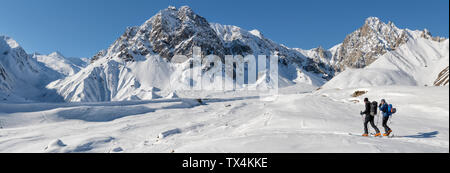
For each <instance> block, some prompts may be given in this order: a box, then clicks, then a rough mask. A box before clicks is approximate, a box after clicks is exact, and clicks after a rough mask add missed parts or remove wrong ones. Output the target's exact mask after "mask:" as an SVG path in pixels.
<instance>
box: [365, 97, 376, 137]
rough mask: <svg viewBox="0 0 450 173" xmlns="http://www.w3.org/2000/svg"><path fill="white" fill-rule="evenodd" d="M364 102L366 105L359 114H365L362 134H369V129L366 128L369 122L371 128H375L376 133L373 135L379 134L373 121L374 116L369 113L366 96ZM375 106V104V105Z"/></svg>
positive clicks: (368, 103)
mask: <svg viewBox="0 0 450 173" xmlns="http://www.w3.org/2000/svg"><path fill="white" fill-rule="evenodd" d="M364 104H365V106H366V110H364V111H361V115H364V114H365V115H366V117H365V120H364V134H363V136H369V130H368V129H367V124H368V123H369V122H370V125H371V126H372V128H374V129H375V131H376V134H375V136H381V133H380V130H379V129H378V127H377V126H375V123H374V116H372V115H370V104H371V103H370V102H369V99H368V98H364ZM375 107H376V105H375Z"/></svg>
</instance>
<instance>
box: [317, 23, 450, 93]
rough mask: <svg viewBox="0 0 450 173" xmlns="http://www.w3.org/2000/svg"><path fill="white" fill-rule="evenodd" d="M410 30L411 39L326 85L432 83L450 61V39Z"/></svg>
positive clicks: (352, 86) (363, 85)
mask: <svg viewBox="0 0 450 173" xmlns="http://www.w3.org/2000/svg"><path fill="white" fill-rule="evenodd" d="M407 32H408V36H409V38H408V41H407V42H406V43H405V44H403V45H402V46H400V47H398V48H397V49H396V50H393V51H389V52H387V53H385V54H383V55H380V56H379V57H377V60H376V61H374V62H373V63H372V64H370V65H369V66H367V67H365V68H363V69H347V70H345V71H344V72H342V73H340V74H339V75H338V76H336V77H335V78H333V79H332V80H330V81H329V82H327V83H326V84H325V85H324V86H323V88H355V87H367V86H386V85H409V86H424V85H426V86H432V85H434V82H435V80H436V79H437V78H438V75H439V73H440V72H441V71H442V70H443V69H445V68H446V67H448V65H449V40H448V39H446V40H443V41H435V40H433V39H429V38H424V37H423V36H422V34H421V33H422V32H421V31H411V30H407Z"/></svg>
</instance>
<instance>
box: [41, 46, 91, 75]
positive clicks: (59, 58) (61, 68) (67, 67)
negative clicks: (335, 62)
mask: <svg viewBox="0 0 450 173" xmlns="http://www.w3.org/2000/svg"><path fill="white" fill-rule="evenodd" d="M33 58H36V59H37V61H38V62H41V63H43V64H44V65H45V66H46V67H48V68H50V69H53V70H54V71H56V72H57V73H60V74H62V75H63V76H70V75H73V74H75V73H77V72H79V71H80V70H81V69H82V68H84V67H86V66H87V65H88V59H87V58H66V57H64V55H62V54H61V53H59V52H53V53H51V54H48V55H40V54H34V55H33Z"/></svg>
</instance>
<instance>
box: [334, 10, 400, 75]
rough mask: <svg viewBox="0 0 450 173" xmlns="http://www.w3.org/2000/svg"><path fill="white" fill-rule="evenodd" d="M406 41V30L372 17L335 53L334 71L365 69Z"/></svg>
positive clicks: (346, 39) (350, 35) (349, 36)
mask: <svg viewBox="0 0 450 173" xmlns="http://www.w3.org/2000/svg"><path fill="white" fill-rule="evenodd" d="M406 41H408V37H407V33H406V32H405V31H404V30H401V29H398V28H397V27H396V26H395V25H394V24H393V23H392V22H389V23H388V24H386V23H383V22H382V21H380V19H378V18H376V17H370V18H368V19H367V20H366V22H365V24H364V25H363V26H362V27H361V28H359V29H358V30H356V31H355V32H353V33H351V34H349V35H348V36H347V37H346V38H345V40H344V42H343V43H342V45H341V46H340V47H339V48H337V49H336V50H335V51H336V52H333V58H332V59H333V61H334V62H333V66H334V69H335V70H336V71H337V72H340V71H343V70H345V69H346V68H347V67H351V68H364V67H365V66H367V65H369V64H371V63H372V62H374V61H375V60H376V57H377V56H379V55H383V54H384V53H386V52H387V51H392V50H395V49H396V48H398V47H399V46H401V45H402V44H404V43H405V42H406Z"/></svg>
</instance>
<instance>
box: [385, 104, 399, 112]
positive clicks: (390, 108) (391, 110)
mask: <svg viewBox="0 0 450 173" xmlns="http://www.w3.org/2000/svg"><path fill="white" fill-rule="evenodd" d="M387 112H389V113H390V114H395V113H396V112H397V109H396V108H394V107H392V104H388V107H387Z"/></svg>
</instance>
